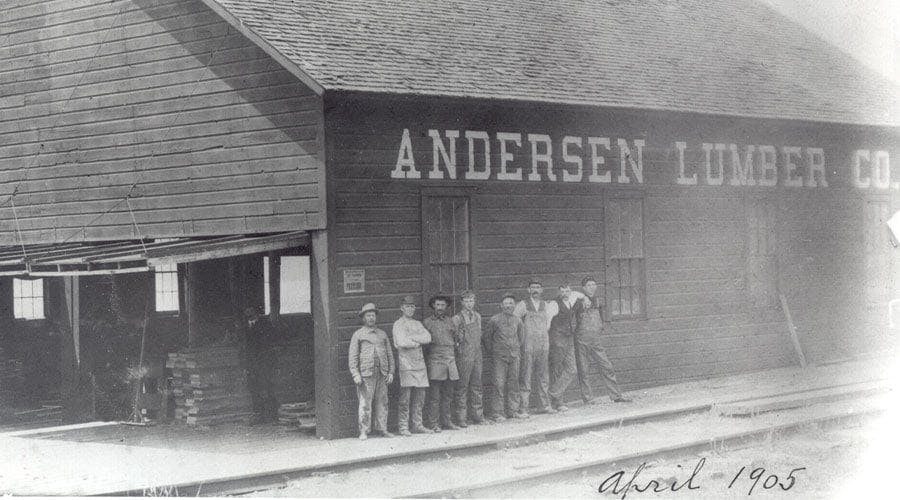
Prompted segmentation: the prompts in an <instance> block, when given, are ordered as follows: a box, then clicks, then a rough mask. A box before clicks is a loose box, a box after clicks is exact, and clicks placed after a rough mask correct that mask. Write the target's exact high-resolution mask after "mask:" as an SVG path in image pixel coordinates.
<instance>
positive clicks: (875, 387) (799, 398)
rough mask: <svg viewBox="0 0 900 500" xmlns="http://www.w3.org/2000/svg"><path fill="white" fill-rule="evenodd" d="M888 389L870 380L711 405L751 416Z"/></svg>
mask: <svg viewBox="0 0 900 500" xmlns="http://www.w3.org/2000/svg"><path fill="white" fill-rule="evenodd" d="M888 390H889V389H888V388H887V387H886V386H885V385H884V384H883V383H881V382H870V383H864V384H854V385H849V386H839V387H829V388H825V389H819V390H812V391H807V392H800V393H795V394H788V395H783V396H774V397H769V398H761V399H752V400H748V401H738V402H732V403H724V404H717V405H713V411H714V412H715V413H717V414H718V415H721V416H723V417H752V416H754V415H758V414H760V413H766V412H770V411H778V410H788V409H791V408H800V407H804V406H812V405H815V404H821V403H831V402H834V401H840V400H843V399H851V398H859V397H863V396H869V395H872V394H878V393H880V392H886V391H888Z"/></svg>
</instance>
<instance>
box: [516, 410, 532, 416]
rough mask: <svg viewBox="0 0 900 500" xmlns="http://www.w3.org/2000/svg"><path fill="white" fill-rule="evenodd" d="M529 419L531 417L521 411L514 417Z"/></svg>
mask: <svg viewBox="0 0 900 500" xmlns="http://www.w3.org/2000/svg"><path fill="white" fill-rule="evenodd" d="M529 417H531V415H529V414H528V412H527V411H525V410H521V411H519V412H518V413H516V414H515V415H513V418H529Z"/></svg>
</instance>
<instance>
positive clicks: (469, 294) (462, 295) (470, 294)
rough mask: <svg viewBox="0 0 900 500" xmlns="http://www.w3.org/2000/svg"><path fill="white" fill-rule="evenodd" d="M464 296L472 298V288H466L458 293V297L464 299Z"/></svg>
mask: <svg viewBox="0 0 900 500" xmlns="http://www.w3.org/2000/svg"><path fill="white" fill-rule="evenodd" d="M466 297H472V298H473V299H474V298H475V297H476V295H475V291H474V290H466V291H464V292H463V293H461V294H459V298H461V299H464V298H466Z"/></svg>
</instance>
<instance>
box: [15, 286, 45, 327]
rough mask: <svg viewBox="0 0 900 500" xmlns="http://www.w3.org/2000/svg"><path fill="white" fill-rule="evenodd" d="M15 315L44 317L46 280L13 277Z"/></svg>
mask: <svg viewBox="0 0 900 500" xmlns="http://www.w3.org/2000/svg"><path fill="white" fill-rule="evenodd" d="M13 317H15V318H16V319H44V280H43V279H41V278H38V279H32V280H22V279H18V278H13Z"/></svg>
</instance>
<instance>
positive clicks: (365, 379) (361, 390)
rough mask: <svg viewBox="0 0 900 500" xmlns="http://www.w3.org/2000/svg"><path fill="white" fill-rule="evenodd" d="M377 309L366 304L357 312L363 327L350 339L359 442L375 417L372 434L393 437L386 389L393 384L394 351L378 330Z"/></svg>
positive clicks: (351, 370) (364, 436) (382, 332)
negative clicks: (357, 405) (357, 401)
mask: <svg viewBox="0 0 900 500" xmlns="http://www.w3.org/2000/svg"><path fill="white" fill-rule="evenodd" d="M377 315H378V309H376V308H375V304H371V303H369V304H366V305H364V306H363V307H362V310H361V311H359V316H360V317H362V319H363V323H365V325H364V326H363V327H362V328H360V329H359V330H356V331H355V332H353V336H352V337H351V338H350V352H349V355H348V360H349V364H350V374H351V375H352V376H353V383H354V384H356V395H357V397H359V439H366V437H367V435H368V433H369V430H370V429H371V428H372V414H373V413H374V414H375V418H374V420H375V426H374V427H375V429H374V430H375V431H376V432H379V433H381V435H382V436H384V437H393V434H391V433H390V432H388V430H387V415H388V411H387V405H388V393H387V386H388V384H390V383H391V382H393V381H394V350H393V349H391V341H390V340H388V336H387V334H386V333H384V330H381V329H380V328H377V327H376V326H375V322H376V321H377Z"/></svg>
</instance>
